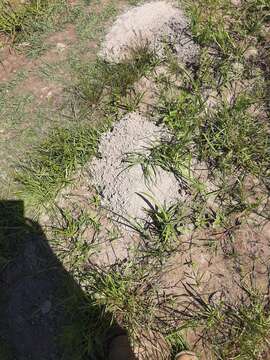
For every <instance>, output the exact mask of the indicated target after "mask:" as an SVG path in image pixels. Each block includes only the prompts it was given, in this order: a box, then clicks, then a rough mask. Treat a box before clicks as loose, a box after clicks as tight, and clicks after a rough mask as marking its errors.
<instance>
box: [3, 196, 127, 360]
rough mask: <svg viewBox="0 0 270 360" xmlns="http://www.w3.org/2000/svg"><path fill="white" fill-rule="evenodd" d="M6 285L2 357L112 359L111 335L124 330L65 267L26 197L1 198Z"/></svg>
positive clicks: (4, 284)
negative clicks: (33, 217)
mask: <svg viewBox="0 0 270 360" xmlns="http://www.w3.org/2000/svg"><path fill="white" fill-rule="evenodd" d="M0 284H1V293H0V358H1V360H2V359H3V360H5V359H32V360H35V359H37V360H43V359H44V360H54V359H78V360H84V359H102V358H107V351H108V342H109V341H108V339H110V338H111V337H112V334H114V335H115V334H117V333H121V334H123V333H124V332H123V330H122V329H120V328H119V327H118V326H117V325H116V324H115V323H114V321H113V319H112V317H111V316H110V315H109V314H106V312H105V311H104V309H102V308H100V307H98V306H97V305H95V302H94V300H93V298H92V297H91V296H90V295H89V294H88V295H86V294H85V293H84V291H83V290H82V289H81V287H80V285H79V284H78V282H77V281H75V280H74V278H73V276H72V275H71V274H70V273H68V272H67V271H66V270H65V269H64V267H63V265H62V264H61V262H60V261H59V260H58V258H57V257H56V255H55V254H54V252H53V250H52V248H51V247H50V245H49V243H48V241H47V239H46V236H45V234H44V232H43V230H42V228H41V226H40V225H39V224H38V223H37V222H34V221H32V220H29V219H27V218H25V214H24V203H23V202H22V201H0ZM114 335H113V336H114Z"/></svg>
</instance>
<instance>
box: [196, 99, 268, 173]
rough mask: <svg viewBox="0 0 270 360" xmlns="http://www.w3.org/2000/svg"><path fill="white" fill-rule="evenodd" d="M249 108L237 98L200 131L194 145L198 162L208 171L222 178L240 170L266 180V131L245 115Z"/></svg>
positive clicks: (255, 119) (203, 125) (211, 118)
mask: <svg viewBox="0 0 270 360" xmlns="http://www.w3.org/2000/svg"><path fill="white" fill-rule="evenodd" d="M249 106H250V104H249V102H248V101H247V99H246V98H245V97H244V96H242V97H240V96H239V97H238V99H237V101H236V102H235V103H234V104H233V106H228V105H227V104H223V105H222V106H221V107H219V109H218V111H217V112H214V113H212V114H210V115H209V116H208V118H206V120H205V122H204V124H202V126H201V127H200V130H199V134H198V137H196V138H195V139H194V142H195V143H196V149H197V151H198V157H199V159H202V160H203V161H206V162H207V163H208V164H209V168H210V169H212V170H220V171H221V172H222V173H223V174H226V173H228V174H232V173H234V172H235V171H236V172H238V171H239V170H242V171H246V172H248V173H251V174H253V175H257V176H258V177H265V176H266V173H267V169H269V165H270V164H269V156H270V142H269V137H268V136H267V133H268V129H267V126H266V125H265V124H264V123H263V121H261V120H260V119H258V118H256V117H254V116H252V115H251V114H250V113H249V112H248V107H249ZM251 139H252V141H251Z"/></svg>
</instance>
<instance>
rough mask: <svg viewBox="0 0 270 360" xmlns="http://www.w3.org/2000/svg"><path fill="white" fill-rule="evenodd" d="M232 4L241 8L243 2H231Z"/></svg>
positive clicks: (233, 0) (237, 0) (239, 0)
mask: <svg viewBox="0 0 270 360" xmlns="http://www.w3.org/2000/svg"><path fill="white" fill-rule="evenodd" d="M231 4H232V5H234V6H241V4H242V3H241V0H231Z"/></svg>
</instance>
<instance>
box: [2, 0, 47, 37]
mask: <svg viewBox="0 0 270 360" xmlns="http://www.w3.org/2000/svg"><path fill="white" fill-rule="evenodd" d="M48 4H49V1H48V0H30V1H27V2H26V3H25V4H21V3H20V2H19V1H11V0H3V1H2V2H1V4H0V32H3V33H7V34H10V35H13V36H14V35H15V34H16V33H17V32H23V31H27V28H28V25H29V20H30V19H31V21H35V18H36V17H39V16H44V14H45V10H46V8H47V6H48Z"/></svg>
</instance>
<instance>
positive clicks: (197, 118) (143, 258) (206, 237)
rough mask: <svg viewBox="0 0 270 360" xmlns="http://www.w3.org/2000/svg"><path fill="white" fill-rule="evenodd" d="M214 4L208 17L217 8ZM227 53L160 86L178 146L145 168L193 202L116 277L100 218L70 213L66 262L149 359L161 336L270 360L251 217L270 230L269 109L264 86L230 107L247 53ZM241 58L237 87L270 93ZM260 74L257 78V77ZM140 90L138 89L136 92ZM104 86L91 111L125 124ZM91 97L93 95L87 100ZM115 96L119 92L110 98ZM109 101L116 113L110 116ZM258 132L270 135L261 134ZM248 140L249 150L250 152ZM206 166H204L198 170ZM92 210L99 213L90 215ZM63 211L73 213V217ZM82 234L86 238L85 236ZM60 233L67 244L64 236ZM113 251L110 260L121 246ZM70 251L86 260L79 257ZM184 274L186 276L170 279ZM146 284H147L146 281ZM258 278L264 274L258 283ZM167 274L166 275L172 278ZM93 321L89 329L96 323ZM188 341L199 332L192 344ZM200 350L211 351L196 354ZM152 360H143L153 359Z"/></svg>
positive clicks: (144, 230) (156, 222) (208, 56)
mask: <svg viewBox="0 0 270 360" xmlns="http://www.w3.org/2000/svg"><path fill="white" fill-rule="evenodd" d="M211 4H212V3H211ZM211 4H210V5H211ZM203 5H204V6H206V4H205V3H203ZM210 5H209V6H210ZM211 6H212V5H211ZM211 6H210V7H211ZM228 6H230V7H231V6H232V5H228ZM231 8H232V9H234V8H233V7H231ZM226 9H227V8H226ZM263 11H264V9H263ZM197 21H199V20H197ZM219 24H220V23H218V24H215V26H218V25H219ZM207 26H208V25H207ZM214 29H215V28H214ZM221 33H222V36H223V32H222V31H221ZM217 38H218V37H217ZM225 38H226V36H225ZM213 39H216V38H215V37H214V38H213ZM211 41H212V38H211ZM215 41H216V40H214V43H215ZM220 42H221V41H220V39H219V38H218V43H217V44H214V45H213V47H211V48H209V47H206V48H205V49H204V50H202V54H201V57H200V58H199V61H198V63H197V64H196V65H195V66H194V65H193V66H188V67H185V66H183V65H182V64H181V65H179V64H178V62H177V61H176V60H175V59H174V57H173V56H170V57H168V58H167V59H166V61H165V66H166V67H167V68H168V70H169V72H166V73H165V74H161V75H160V76H158V78H157V82H158V84H159V86H160V87H161V102H160V103H159V106H158V108H156V114H158V117H159V120H160V122H163V123H164V124H166V126H167V127H168V128H169V129H170V130H171V132H172V136H173V138H172V141H170V142H168V141H167V142H166V141H165V142H162V143H160V144H158V145H157V146H156V147H154V148H152V149H151V148H150V149H149V150H150V156H139V157H137V158H135V160H136V161H135V163H136V164H138V163H139V164H141V165H142V167H143V168H145V169H147V166H148V167H149V168H150V169H151V170H152V169H154V168H155V166H156V165H159V166H162V167H163V168H164V169H165V170H166V171H167V170H170V171H172V172H173V173H174V174H175V175H177V176H178V177H179V178H181V179H182V180H183V183H184V184H185V185H186V187H187V189H188V190H189V192H190V194H189V195H190V197H188V199H186V201H183V202H180V203H179V204H178V206H175V207H172V208H167V207H160V206H158V205H157V204H156V203H155V202H154V201H153V203H152V205H151V206H150V210H151V219H152V221H150V223H149V224H148V225H147V226H146V227H145V226H144V224H143V225H142V226H140V227H139V226H138V227H137V228H136V230H137V232H138V235H139V236H140V237H139V240H140V242H139V245H138V247H136V246H135V247H134V248H133V249H132V251H130V253H129V256H128V258H127V259H124V261H123V262H116V264H114V265H112V264H110V262H109V261H107V266H105V265H106V264H104V265H103V266H102V269H100V268H99V267H98V266H97V263H96V259H95V258H93V257H91V256H90V255H91V254H92V253H93V252H94V253H95V251H96V249H95V242H94V243H91V241H89V238H90V239H93V236H92V235H91V234H89V233H88V232H87V231H85V226H87V227H89V228H90V229H92V231H93V232H94V233H95V232H99V231H100V228H101V225H100V221H99V218H98V217H96V216H95V215H93V214H95V212H94V213H91V218H92V219H93V217H94V219H96V220H95V221H89V218H88V217H87V213H84V212H83V213H82V214H80V210H79V214H80V216H78V217H76V216H74V214H73V213H72V214H71V213H70V212H69V211H66V212H64V216H63V227H62V230H63V233H64V238H65V244H66V246H67V249H66V251H64V252H62V256H63V259H67V263H68V264H72V265H71V266H70V270H71V271H72V272H73V273H74V276H75V278H76V279H77V281H78V282H79V283H80V284H81V286H82V287H83V288H84V289H85V292H86V293H87V294H88V295H89V296H90V298H92V300H93V301H94V303H95V304H96V306H97V307H102V306H103V305H104V304H105V314H110V315H111V314H112V316H113V317H114V318H115V319H117V320H118V322H120V324H123V325H125V326H127V330H128V332H129V335H130V337H131V339H132V341H133V344H134V348H135V349H136V348H138V347H140V345H141V346H142V347H145V348H146V349H145V350H146V355H145V356H146V357H147V354H149V351H151V349H152V347H151V346H149V345H148V346H144V345H145V343H144V341H143V339H145V338H146V339H148V340H149V342H148V344H149V343H153V341H154V342H157V339H158V338H159V337H160V336H161V337H162V338H163V339H164V338H165V339H167V341H168V344H167V345H166V346H165V348H166V347H167V346H169V347H170V346H172V347H173V349H174V351H179V350H181V349H183V348H186V347H191V348H192V349H194V348H195V349H197V350H198V352H202V358H204V357H205V358H208V359H209V358H213V359H225V358H228V357H232V356H234V357H235V356H238V358H239V359H258V358H259V357H261V358H262V357H263V356H264V352H265V354H266V355H265V356H266V357H267V340H268V338H269V312H268V304H267V284H268V270H267V262H268V259H269V244H268V240H267V239H268V238H267V227H263V226H261V227H259V226H258V229H257V231H258V234H259V235H258V236H257V235H256V236H255V235H254V233H255V227H254V223H253V218H252V217H250V214H252V216H254V213H259V214H260V215H263V216H264V218H266V219H268V220H269V217H268V215H267V207H266V206H267V202H266V200H267V197H268V194H267V192H266V190H267V189H266V187H265V186H264V182H265V180H266V179H267V171H268V162H267V156H268V151H269V144H268V142H267V140H266V139H267V136H263V135H267V133H268V132H267V131H268V130H267V128H266V124H265V118H264V114H265V107H264V97H259V99H258V96H257V94H258V93H257V91H256V87H257V86H256V85H255V86H254V87H253V85H252V86H251V87H250V89H249V90H248V91H247V93H246V92H245V94H243V93H242V91H241V93H242V94H237V93H236V94H235V96H234V98H233V99H232V101H231V100H230V101H224V100H223V96H222V93H223V90H224V89H223V86H224V85H226V87H227V88H229V89H230V85H231V81H232V79H233V78H235V76H236V74H235V72H234V71H235V67H236V68H237V71H239V69H240V67H239V64H238V66H235V57H234V55H232V54H235V53H236V54H238V51H236V52H235V49H233V52H231V50H228V48H225V47H226V46H227V43H226V41H225V42H224V43H222V44H223V45H222V46H220V45H219V43H220ZM224 44H225V45H224ZM224 46H225V47H224ZM213 48H214V50H213ZM213 52H214V55H213ZM224 54H226V56H225V55H224ZM228 54H230V56H227V55H228ZM231 56H232V57H231ZM239 59H240V60H241V62H242V63H243V66H244V72H243V73H242V74H241V73H240V74H239V72H238V73H237V76H239V78H240V79H243V77H244V80H247V79H248V80H249V79H250V78H254V74H257V75H256V79H255V80H256V81H255V84H258V87H259V88H263V89H264V77H263V73H262V72H261V71H258V70H257V68H258V65H260V64H258V63H256V61H254V60H252V61H251V60H250V59H245V58H244V57H242V56H240V58H238V55H237V60H239ZM238 62H239V61H238ZM166 64H167V65H166ZM232 65H234V66H232ZM125 66H126V65H125ZM125 66H124V68H125ZM252 68H253V69H254V70H252V71H251V69H252ZM112 69H113V70H114V72H116V73H118V72H117V71H120V75H121V74H122V70H121V66H120V67H119V66H112ZM128 69H130V68H129V67H128ZM231 69H234V70H233V72H230V71H231ZM170 72H171V73H173V78H174V79H175V78H176V81H175V82H174V83H173V82H172V81H171V79H172V78H171V75H168V74H170ZM123 73H124V74H125V71H124V72H123ZM94 74H96V73H95V72H94ZM140 75H143V73H142V74H141V73H140ZM121 76H122V75H121ZM121 76H120V78H121ZM95 77H96V75H95ZM112 78H115V75H114V77H112ZM246 78H247V79H246ZM90 79H91V77H90ZM105 79H107V75H106V77H105ZM134 79H137V78H136V77H135V78H134ZM89 83H90V84H91V81H89ZM128 84H129V85H130V86H131V87H132V82H131V83H129V82H128ZM209 84H211V86H209ZM262 84H263V86H261V85H262ZM87 85H88V82H87ZM92 86H93V87H95V82H93V85H91V86H90V96H89V95H87V94H89V93H88V91H86V92H85V91H84V86H81V84H80V81H79V83H78V88H77V90H79V91H77V93H79V96H80V97H81V98H82V100H83V102H85V101H86V103H87V100H88V101H89V103H88V104H89V105H92V107H93V108H94V110H96V109H98V111H100V109H99V105H100V104H101V108H103V110H105V112H108V111H110V112H111V111H113V114H114V117H115V115H117V117H118V116H119V103H118V104H117V106H115V105H116V104H115V101H111V100H112V99H113V100H114V97H111V94H114V91H113V92H112V91H111V89H113V87H111V85H110V82H109V85H108V82H107V80H106V81H105V86H102V87H101V89H102V91H101V93H102V95H103V94H104V92H103V91H104V89H105V94H106V95H107V94H108V93H109V96H108V97H107V96H105V97H103V96H101V97H99V96H98V99H97V100H96V98H95V97H94V101H93V87H92ZM124 89H125V88H124ZM213 89H214V90H215V91H216V92H217V94H215V96H214V99H215V103H214V107H213V108H209V105H208V103H207V100H208V99H207V96H205V91H206V90H213ZM80 90H81V91H82V94H86V95H87V96H85V98H84V96H81V94H80ZM106 90H109V91H108V93H107V91H106ZM116 90H117V91H116V92H118V91H119V88H118V87H116ZM179 94H180V95H179ZM77 95H78V94H77ZM223 95H224V94H223ZM104 99H105V104H106V105H107V106H106V107H103V105H104V102H103V100H104ZM100 100H102V101H101V102H100ZM169 100H170V101H169ZM257 100H259V101H258V102H257ZM121 101H122V100H121ZM254 103H257V104H258V108H260V109H261V110H262V111H260V114H261V116H260V121H259V120H258V119H257V118H255V119H254V118H253V116H252V114H250V111H249V110H250V106H251V105H253V104H254ZM93 105H94V106H93ZM108 105H109V106H108ZM112 105H113V106H112ZM160 105H161V106H160ZM98 111H97V112H95V114H98ZM120 115H122V113H121V112H120ZM232 119H233V120H234V121H232ZM254 124H256V129H254V127H253V125H254ZM217 125H218V126H217ZM243 125H245V126H243ZM257 128H259V130H260V131H258V132H257V131H256V133H255V130H257ZM265 129H266V130H265ZM251 136H252V138H254V137H256V141H257V143H258V144H259V145H260V146H259V147H258V148H256V147H255V146H253V144H254V143H252V144H250V137H251ZM238 139H239V140H241V141H239V142H238ZM250 145H251V146H250ZM235 154H237V155H238V156H235ZM135 155H136V154H135ZM196 157H197V161H195V166H194V162H193V161H192V160H194V158H196ZM133 160H134V157H133ZM198 161H199V163H198ZM258 165H259V166H258ZM194 167H195V168H196V167H198V169H199V170H201V168H203V170H204V171H205V173H206V177H207V181H197V176H196V175H197V174H196V171H195V170H196V169H195V170H194ZM50 168H51V166H50ZM64 168H66V167H65V165H64ZM146 173H147V171H146ZM235 175H237V178H236V176H235ZM30 176H31V174H30ZM57 176H58V177H59V175H57ZM75 178H76V179H77V177H75ZM244 180H245V181H244ZM248 180H250V181H251V183H252V182H253V181H254V183H255V184H256V181H257V182H259V186H256V187H257V188H259V190H260V193H259V194H260V196H261V198H260V196H259V198H258V190H256V188H255V190H254V189H253V190H254V193H252V192H251V190H250V187H249V188H248V187H246V183H247V182H248ZM61 181H62V180H61ZM208 182H209V183H210V184H212V185H213V186H214V188H213V189H212V191H209V190H208V189H207V188H208V186H209V184H208ZM251 188H252V186H251ZM253 190H252V191H253ZM213 195H214V200H215V201H213ZM251 195H252V196H251ZM249 196H250V197H251V198H249ZM70 197H71V198H72V193H71V194H70ZM86 198H88V199H89V198H90V195H88V194H86ZM69 201H70V200H69ZM95 201H96V204H97V205H98V198H97V197H94V198H93V202H95ZM92 205H93V204H92ZM92 205H91V206H92ZM148 205H149V204H148ZM66 206H68V204H67V203H62V204H61V207H63V208H65V207H66ZM90 209H91V210H92V207H89V208H88V211H89V210H90ZM262 209H263V211H261V210H262ZM77 211H78V209H77ZM92 211H94V210H92ZM61 212H62V214H63V209H61ZM88 215H89V214H88ZM254 217H255V216H254ZM87 219H88V220H87ZM255 220H256V221H257V222H258V223H259V224H260V223H261V220H262V218H261V217H257V216H256V217H255ZM86 224H88V225H86ZM139 225H141V224H139ZM247 225H249V226H250V233H248V235H247V236H248V237H249V238H251V240H250V239H249V240H250V241H247V240H248V239H246V238H244V239H242V238H241V236H240V235H239V233H241V232H243V231H244V228H245V226H247ZM103 226H104V227H106V226H107V224H105V223H104V224H102V227H103ZM80 227H82V228H83V232H84V234H80V230H78V229H79V228H80ZM57 231H58V234H59V229H58V230H57ZM60 232H61V226H60ZM74 234H75V235H74ZM81 235H83V236H84V235H85V236H86V240H81ZM107 235H108V233H107ZM252 236H254V238H253V237H252ZM115 237H116V242H118V243H119V242H120V249H121V241H122V242H123V241H126V238H121V237H119V238H118V236H117V235H115ZM55 238H56V240H59V241H58V247H59V248H61V239H59V237H57V234H56V236H55ZM105 238H106V235H105ZM76 239H79V241H76ZM83 239H84V237H83ZM105 240H106V239H105ZM108 240H109V241H108V242H107V250H108V247H109V245H110V244H108V243H109V242H110V240H111V238H109V239H108ZM105 242H106V241H105ZM73 246H74V248H73ZM70 247H71V248H72V249H75V251H73V250H72V251H71V252H70V251H69V249H70ZM56 249H57V246H56ZM97 257H98V256H97ZM174 257H176V259H175V258H174ZM177 257H178V258H177ZM179 257H180V259H179ZM116 258H117V257H116ZM137 270H139V271H137ZM173 270H174V271H175V274H174V275H173V274H172V273H171V272H170V271H173ZM145 273H146V277H145V278H144V276H143V275H142V274H145ZM249 274H252V277H251V278H250V277H249ZM161 275H164V278H163V279H161V278H160V277H161ZM140 277H143V279H145V281H144V283H143V284H141V282H140V281H138V279H139V278H140ZM149 279H151V281H150V284H149V283H148V280H149ZM239 283H240V286H238V285H239ZM153 284H154V285H155V286H154V285H153ZM144 285H145V286H144ZM149 304H150V305H149ZM258 304H261V306H258ZM127 305H128V306H127ZM106 306H107V308H106ZM149 307H150V308H151V312H150V313H149V312H148V311H147V314H149V316H150V318H148V319H147V322H146V321H145V316H144V312H146V311H144V309H148V308H149ZM90 308H91V307H90V306H89V309H90ZM84 309H85V307H84ZM152 310H153V311H152ZM86 313H87V311H86ZM130 314H136V316H135V317H134V316H130ZM141 314H142V315H141ZM247 314H248V315H249V316H247ZM82 321H83V323H84V321H85V323H86V324H87V322H88V317H87V315H86V316H85V317H84V318H83V319H82ZM161 324H162V325H161ZM258 324H259V325H258ZM82 326H83V327H84V326H85V325H82V324H80V325H79V328H77V329H76V324H74V327H75V329H73V330H71V336H70V337H69V338H68V339H69V340H70V344H72V343H73V342H72V341H73V340H74V339H75V340H76V339H78V337H77V336H75V334H76V333H80V329H81V327H82ZM84 328H85V327H84ZM86 328H87V326H86ZM88 329H89V328H88ZM142 329H143V331H142ZM243 329H244V331H242V330H243ZM204 330H205V331H204ZM185 331H187V332H188V336H187V338H186V342H185V340H184V338H185V336H184V332H185ZM149 332H150V333H152V335H150V334H149ZM193 332H194V333H195V335H194V334H192V333H193ZM92 334H94V331H90V329H89V337H91V335H92ZM220 334H222V339H221V337H220ZM224 334H225V335H226V336H223V335H224ZM251 334H253V336H251ZM255 335H256V336H255ZM153 339H154V340H153ZM198 339H200V341H199V343H200V344H199V346H198V347H197V348H196V346H195V345H196V343H198ZM71 340H72V341H71ZM79 346H80V347H81V348H82V349H83V351H84V353H85V354H86V353H87V349H86V347H87V342H86V341H85V339H81V341H79ZM203 349H205V352H206V355H204V354H203ZM138 351H139V350H138ZM167 354H168V353H167V352H166V351H165V350H164V352H163V355H164V356H165V357H166V356H167ZM140 356H142V358H143V356H144V353H143V352H142V354H141V355H140ZM168 357H169V355H168Z"/></svg>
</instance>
